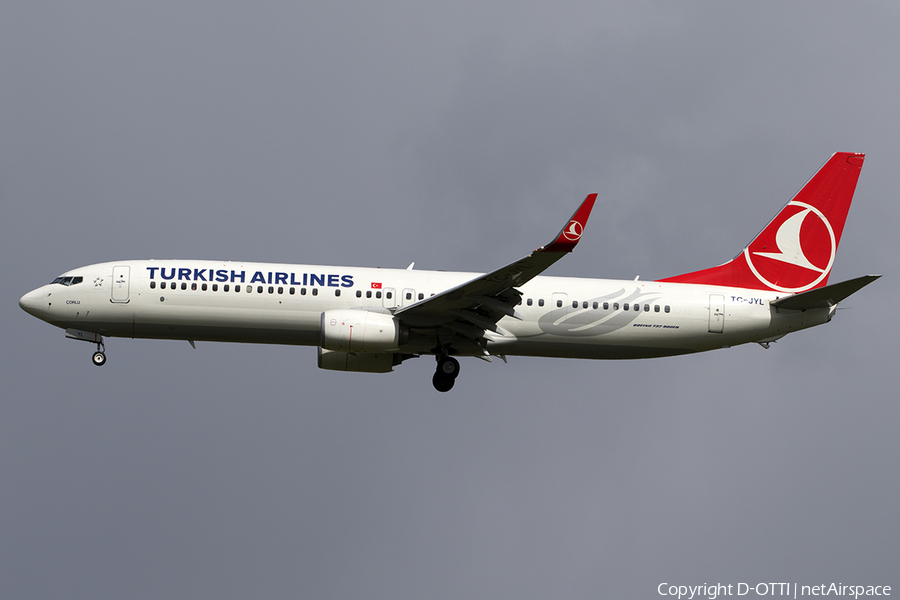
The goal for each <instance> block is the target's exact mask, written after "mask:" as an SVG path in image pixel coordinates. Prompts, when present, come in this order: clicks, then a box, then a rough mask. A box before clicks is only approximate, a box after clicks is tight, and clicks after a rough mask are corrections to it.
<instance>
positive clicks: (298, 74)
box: [0, 2, 900, 600]
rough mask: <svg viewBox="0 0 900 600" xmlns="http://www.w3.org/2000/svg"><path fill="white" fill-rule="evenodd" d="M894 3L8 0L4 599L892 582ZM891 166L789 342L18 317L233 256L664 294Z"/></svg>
mask: <svg viewBox="0 0 900 600" xmlns="http://www.w3.org/2000/svg"><path fill="white" fill-rule="evenodd" d="M898 31H900V9H898V8H897V6H896V5H895V4H893V3H877V2H874V3H853V4H849V3H811V2H797V3H780V2H777V3H776V2H754V3H744V4H743V5H735V4H734V3H700V2H680V3H669V2H659V3H657V2H629V3H598V2H583V3H579V2H554V3H516V2H488V3H484V2H453V3H444V4H441V5H437V6H431V5H428V4H427V3H426V4H423V3H418V2H387V3H377V4H363V3H343V4H341V3H335V2H307V3H287V2H253V3H235V2H217V3H183V2H154V3H145V4H141V5H137V4H127V3H125V4H123V3H120V2H119V3H117V2H84V3H53V2H8V3H5V4H3V5H2V7H0V82H2V85H0V251H2V255H3V257H4V260H3V261H2V263H0V264H2V267H0V268H2V278H3V281H4V282H6V285H5V286H4V290H3V291H2V292H0V298H2V302H0V314H2V315H3V324H4V325H5V326H6V332H5V333H6V335H4V336H3V341H2V342H0V344H2V347H3V352H2V356H3V359H4V360H3V361H2V363H0V381H2V383H3V385H2V389H3V391H2V400H0V457H2V460H0V597H3V598H17V599H18V598H91V599H97V598H111V599H112V598H116V599H119V598H147V599H151V598H153V599H156V598H161V597H166V598H215V599H217V600H221V599H227V598H249V597H253V598H286V597H302V598H391V599H395V598H462V597H466V598H516V599H523V598H535V599H538V598H550V597H553V598H598V597H636V598H652V597H659V596H658V595H657V594H656V587H657V585H658V584H659V583H661V582H670V583H676V584H679V583H681V584H702V583H715V582H723V583H737V582H740V581H744V582H750V583H756V582H758V581H766V582H768V581H791V582H794V581H796V582H798V583H800V584H818V583H830V582H832V581H834V582H838V581H840V582H843V583H854V584H867V585H893V586H895V589H897V587H898V586H900V580H898V578H897V562H898V561H897V557H898V555H900V547H898V539H900V516H898V515H900V512H898V511H897V508H896V504H897V498H898V492H900V475H898V468H897V458H898V456H900V442H898V436H897V427H898V424H900V409H898V402H897V399H896V394H897V392H896V390H897V388H898V369H897V350H896V346H897V342H896V340H897V337H898V336H900V327H898V319H897V317H896V314H895V312H893V311H892V307H893V304H894V302H893V299H895V298H896V297H897V296H898V292H900V289H898V283H897V282H898V278H897V268H896V266H897V251H896V229H897V226H896V223H897V222H898V212H900V209H898V206H897V203H896V197H897V194H898V191H900V177H898V175H897V163H898V157H900V144H898V139H900V118H898V116H897V114H898V113H897V98H900V79H898V77H897V57H898V56H900V41H898V40H900V36H898V35H897V32H898ZM835 151H854V152H866V153H867V159H866V163H865V166H864V167H863V171H862V175H861V178H860V182H859V186H858V188H857V194H856V199H855V203H854V206H853V209H852V210H851V213H850V217H849V220H848V222H847V227H846V229H845V231H844V237H843V240H842V246H841V250H840V253H839V254H838V257H837V261H836V264H835V268H834V271H833V275H832V280H833V281H839V280H842V279H849V278H851V277H855V276H858V275H863V274H866V273H883V274H884V275H885V277H883V278H882V279H881V280H880V281H878V282H877V283H875V284H873V285H872V286H870V287H869V288H866V289H865V290H863V291H862V292H860V293H859V294H858V295H857V296H854V297H853V298H851V299H850V300H849V301H848V302H847V303H846V306H847V307H849V308H850V309H849V310H841V311H840V312H839V314H838V316H837V318H836V319H835V320H834V322H832V323H831V324H829V325H827V326H824V327H819V328H816V329H813V330H810V331H806V332H801V333H799V334H795V335H791V336H789V337H787V338H785V339H784V340H782V341H780V342H778V343H777V344H774V345H773V347H772V348H771V349H769V350H768V351H765V350H763V349H761V348H759V347H758V346H756V345H754V346H753V347H749V346H747V347H740V348H734V349H730V350H724V351H719V352H715V353H708V354H701V355H696V356H690V357H682V358H673V359H661V360H650V361H637V362H591V361H564V360H551V359H543V360H541V359H526V358H512V359H510V362H509V364H508V365H504V364H502V363H500V362H499V361H498V362H496V363H495V364H491V365H488V364H485V363H482V362H481V361H476V360H469V361H464V362H463V365H462V366H463V372H462V375H461V377H460V379H459V380H458V382H457V384H456V387H455V388H454V390H453V391H452V392H451V393H449V394H446V395H441V394H438V393H436V392H434V390H433V389H432V388H431V383H430V379H431V372H432V369H433V365H432V361H431V360H430V359H426V358H422V359H419V360H416V361H410V362H408V363H406V364H404V365H403V366H402V367H400V368H399V369H398V370H397V371H396V372H394V373H392V374H390V375H364V374H339V373H331V372H326V371H320V370H318V369H317V368H316V361H315V351H314V349H312V348H290V347H259V346H241V345H216V344H198V347H197V350H193V349H191V347H190V346H189V345H188V344H186V343H184V342H158V341H132V340H119V339H112V340H109V342H108V344H107V348H108V356H109V362H108V364H107V365H106V366H105V367H104V368H103V369H97V368H95V367H93V366H91V364H90V347H89V346H88V345H86V344H77V343H76V342H73V341H71V340H65V339H64V336H63V333H62V331H60V330H57V329H54V328H52V327H50V326H48V325H46V324H44V323H41V322H40V321H38V320H36V319H34V318H32V317H30V316H29V315H27V314H26V313H24V312H23V311H21V310H20V309H19V307H18V305H17V300H18V298H19V296H21V295H22V294H23V293H25V292H27V291H28V290H31V289H33V288H35V287H38V286H39V285H42V284H44V283H46V282H48V281H50V280H51V279H52V278H53V277H55V276H56V275H58V274H59V273H61V272H63V271H66V270H68V269H71V268H74V267H77V266H80V265H85V264H90V263H95V262H101V261H107V260H115V259H128V258H169V257H173V258H221V259H239V260H261V261H279V262H306V263H314V264H316V263H320V264H357V265H365V266H384V267H405V266H407V265H408V264H409V263H410V262H411V261H416V265H417V267H418V268H423V269H459V270H470V271H479V270H489V269H492V268H494V267H497V266H500V265H502V264H505V263H506V262H508V261H510V260H513V259H515V258H518V257H519V256H521V255H522V254H524V253H525V252H528V251H530V250H532V249H533V248H534V247H536V246H538V245H540V244H542V243H544V242H546V241H548V240H549V238H550V237H551V236H552V235H553V233H555V232H556V230H557V229H558V227H559V225H560V223H561V222H562V220H564V219H565V218H566V217H567V216H568V215H569V214H571V211H572V210H574V208H575V207H576V206H577V204H578V202H579V201H580V200H581V199H583V198H584V196H585V195H586V194H587V193H588V192H594V191H596V192H599V194H600V200H599V202H598V205H597V207H596V209H595V211H594V216H593V217H592V219H591V223H590V225H589V227H588V228H587V232H586V234H585V236H584V238H583V240H582V242H581V244H580V245H579V247H578V249H577V251H576V252H575V253H574V254H573V255H571V256H569V257H567V258H566V259H565V260H563V261H561V262H560V263H558V264H557V265H555V266H554V267H553V268H552V270H551V271H550V273H549V274H556V275H583V276H594V277H621V278H633V277H634V276H636V275H641V277H642V278H645V279H651V278H659V277H665V276H669V275H675V274H678V273H682V272H687V271H691V270H695V269H699V268H703V267H707V266H712V265H714V264H718V263H721V262H724V261H726V260H728V259H730V258H731V257H732V256H733V255H734V254H736V253H737V252H738V250H740V248H741V247H742V246H743V245H744V244H745V243H746V242H747V241H749V239H750V238H751V237H752V236H753V235H754V234H755V233H756V232H757V231H758V230H759V229H760V228H761V227H762V226H763V225H764V224H765V223H766V222H767V221H768V219H769V218H771V217H772V216H773V215H774V214H775V213H776V211H777V210H778V209H779V208H780V207H781V206H782V205H783V204H784V203H785V202H786V201H787V200H788V199H789V198H790V197H791V195H792V194H793V193H794V192H795V191H796V190H798V189H799V188H800V187H801V186H802V185H803V183H804V182H805V181H806V180H807V179H808V178H809V177H810V176H812V174H813V173H814V172H815V170H816V169H817V168H818V167H819V166H820V165H821V164H822V163H824V162H825V160H826V159H827V158H828V157H829V156H830V155H831V153H833V152H835Z"/></svg>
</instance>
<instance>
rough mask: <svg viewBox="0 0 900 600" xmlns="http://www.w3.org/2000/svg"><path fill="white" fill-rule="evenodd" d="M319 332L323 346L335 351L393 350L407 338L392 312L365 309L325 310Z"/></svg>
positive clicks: (405, 330) (406, 332) (406, 333)
mask: <svg viewBox="0 0 900 600" xmlns="http://www.w3.org/2000/svg"><path fill="white" fill-rule="evenodd" d="M321 331H322V340H321V344H320V345H321V346H322V348H325V349H326V350H333V351H336V352H379V351H384V350H396V349H398V348H399V346H400V345H401V344H403V343H405V342H406V340H407V339H408V337H409V332H408V330H407V329H406V328H405V327H403V326H401V325H400V323H399V322H398V321H397V319H395V318H394V316H393V315H391V314H385V313H380V312H374V311H368V310H348V309H345V310H326V311H325V312H323V313H322V324H321Z"/></svg>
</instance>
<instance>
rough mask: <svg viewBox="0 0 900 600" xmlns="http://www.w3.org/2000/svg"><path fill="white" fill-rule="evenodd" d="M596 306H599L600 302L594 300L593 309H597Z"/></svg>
mask: <svg viewBox="0 0 900 600" xmlns="http://www.w3.org/2000/svg"><path fill="white" fill-rule="evenodd" d="M598 308H600V303H599V302H594V310H597V309H598Z"/></svg>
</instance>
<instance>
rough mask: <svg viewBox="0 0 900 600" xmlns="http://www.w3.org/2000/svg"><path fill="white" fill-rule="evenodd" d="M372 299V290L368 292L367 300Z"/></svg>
mask: <svg viewBox="0 0 900 600" xmlns="http://www.w3.org/2000/svg"><path fill="white" fill-rule="evenodd" d="M371 297H372V290H368V291H367V292H366V298H371Z"/></svg>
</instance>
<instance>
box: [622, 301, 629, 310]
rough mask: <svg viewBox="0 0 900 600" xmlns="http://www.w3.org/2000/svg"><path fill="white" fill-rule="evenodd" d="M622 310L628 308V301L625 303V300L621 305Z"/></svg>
mask: <svg viewBox="0 0 900 600" xmlns="http://www.w3.org/2000/svg"><path fill="white" fill-rule="evenodd" d="M622 310H628V303H627V302H626V303H625V304H623V305H622Z"/></svg>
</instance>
